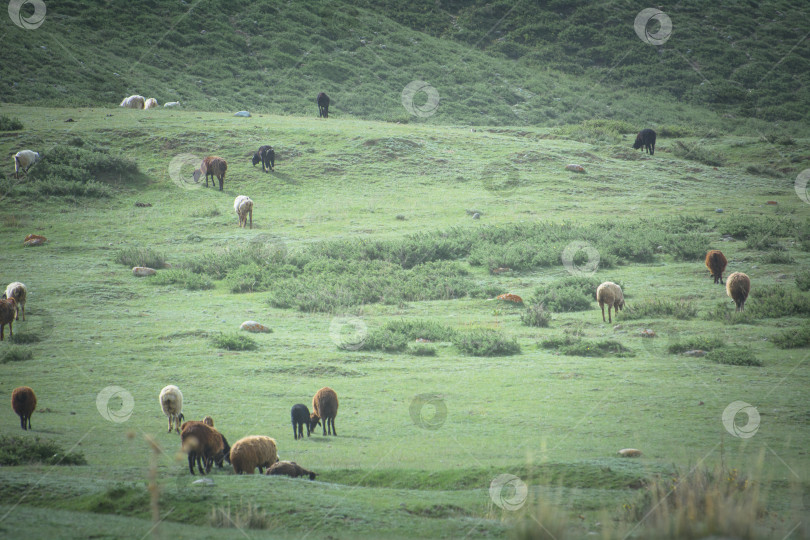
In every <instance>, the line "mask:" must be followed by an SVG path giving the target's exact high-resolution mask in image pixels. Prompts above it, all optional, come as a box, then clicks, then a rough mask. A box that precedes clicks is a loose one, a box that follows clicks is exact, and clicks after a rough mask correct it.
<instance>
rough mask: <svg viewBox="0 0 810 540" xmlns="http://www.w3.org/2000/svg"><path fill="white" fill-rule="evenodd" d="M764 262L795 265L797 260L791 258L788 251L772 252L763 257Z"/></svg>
mask: <svg viewBox="0 0 810 540" xmlns="http://www.w3.org/2000/svg"><path fill="white" fill-rule="evenodd" d="M762 262H763V263H765V264H793V263H795V262H796V259H794V258H793V257H791V256H790V253H789V252H788V251H787V250H784V249H783V250H772V251H769V252H767V253H765V255H763V256H762Z"/></svg>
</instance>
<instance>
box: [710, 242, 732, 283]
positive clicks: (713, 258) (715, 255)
mask: <svg viewBox="0 0 810 540" xmlns="http://www.w3.org/2000/svg"><path fill="white" fill-rule="evenodd" d="M727 263H728V261H726V256H725V255H723V252H722V251H720V250H719V249H713V250H711V251H709V252H708V253H706V268H708V269H709V272H711V274H712V277H713V278H714V282H715V283H720V285H722V284H723V272H724V271H725V269H726V264H727Z"/></svg>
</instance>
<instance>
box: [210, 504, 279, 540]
mask: <svg viewBox="0 0 810 540" xmlns="http://www.w3.org/2000/svg"><path fill="white" fill-rule="evenodd" d="M208 524H209V525H210V526H211V527H216V528H220V529H239V530H244V529H259V530H261V529H272V528H275V527H277V526H278V525H277V524H276V523H275V522H274V521H273V519H272V517H271V515H270V514H269V513H268V512H266V511H265V510H262V509H261V508H260V507H259V506H257V505H254V504H251V503H247V504H244V503H242V502H241V501H240V506H239V507H238V508H234V509H232V508H231V505H230V503H228V505H227V506H214V507H213V508H211V515H210V516H209V517H208ZM245 536H247V535H245Z"/></svg>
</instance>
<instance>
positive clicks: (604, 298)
mask: <svg viewBox="0 0 810 540" xmlns="http://www.w3.org/2000/svg"><path fill="white" fill-rule="evenodd" d="M596 301H597V302H599V307H600V308H602V322H605V304H607V307H608V320H607V322H613V318H612V317H611V316H610V308H613V309H614V311H615V312H616V313H618V312H619V310H620V309H622V308H623V307H624V294H623V293H622V288H621V287H619V286H618V285H616V284H615V283H613V282H612V281H606V282H604V283H602V284H601V285H599V287H597V288H596Z"/></svg>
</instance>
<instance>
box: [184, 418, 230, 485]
mask: <svg viewBox="0 0 810 540" xmlns="http://www.w3.org/2000/svg"><path fill="white" fill-rule="evenodd" d="M180 440H181V441H182V449H183V452H186V453H188V470H189V471H190V472H191V474H194V463H196V464H197V470H199V471H200V474H208V473H209V472H211V465H212V464H213V463H216V464H217V467H219V468H220V469H221V468H222V461H223V460H228V459H229V455H230V451H231V448H230V446H228V441H227V440H226V439H225V437H224V436H223V435H222V434H221V433H220V432H219V431H217V430H216V429H214V428H213V427H210V426H208V425H207V424H204V423H203V422H197V421H196V420H190V421H188V422H185V423H184V424H183V426H182V427H181V431H180Z"/></svg>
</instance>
